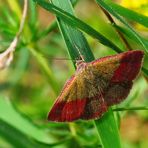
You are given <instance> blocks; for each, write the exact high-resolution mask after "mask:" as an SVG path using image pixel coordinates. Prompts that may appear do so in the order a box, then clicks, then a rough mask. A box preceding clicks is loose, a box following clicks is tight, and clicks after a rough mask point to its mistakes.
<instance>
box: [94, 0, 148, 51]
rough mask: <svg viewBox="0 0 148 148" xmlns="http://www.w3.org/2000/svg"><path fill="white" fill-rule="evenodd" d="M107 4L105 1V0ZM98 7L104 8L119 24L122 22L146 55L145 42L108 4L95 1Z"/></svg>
mask: <svg viewBox="0 0 148 148" xmlns="http://www.w3.org/2000/svg"><path fill="white" fill-rule="evenodd" d="M105 1H106V2H107V0H105ZM96 2H97V3H98V5H99V6H101V7H102V8H104V9H105V10H106V11H108V12H109V13H110V14H112V15H113V16H114V17H116V18H117V19H118V20H119V21H120V22H122V23H123V24H124V25H125V26H126V27H127V28H128V30H129V31H130V33H131V34H132V35H133V36H135V37H136V38H137V40H138V42H139V43H140V44H141V45H142V46H143V47H144V49H145V51H146V52H147V53H148V48H147V47H146V45H145V42H143V40H142V39H141V37H140V35H139V34H138V33H137V32H136V31H135V30H134V29H133V28H132V27H131V26H130V25H129V24H128V23H127V22H126V21H125V20H124V19H123V18H122V17H121V16H120V15H119V14H118V13H117V12H116V11H115V10H114V9H113V8H112V7H111V6H110V5H109V4H110V3H105V2H104V1H103V0H96Z"/></svg>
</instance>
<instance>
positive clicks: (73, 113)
mask: <svg viewBox="0 0 148 148" xmlns="http://www.w3.org/2000/svg"><path fill="white" fill-rule="evenodd" d="M142 57H143V52H142V51H131V52H126V53H122V54H118V55H115V56H108V57H104V58H101V59H98V60H95V61H93V62H89V63H85V62H79V63H78V65H77V70H76V73H75V75H73V76H72V77H71V79H70V80H68V82H67V83H66V84H65V86H64V88H63V91H62V92H61V94H60V96H59V97H58V99H57V101H56V103H55V105H54V106H53V108H52V110H51V111H50V113H49V115H48V119H49V120H51V121H58V122H64V121H67V122H68V121H74V120H77V119H86V120H88V119H96V118H100V117H101V116H102V114H103V113H104V112H105V111H107V109H108V107H109V106H111V105H114V104H117V103H119V102H121V101H122V100H123V99H125V98H126V97H127V95H128V93H129V91H130V89H131V87H132V80H133V79H135V77H136V75H137V74H138V72H139V70H140V67H141V60H142ZM133 69H134V70H133Z"/></svg>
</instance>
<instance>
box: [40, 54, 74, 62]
mask: <svg viewBox="0 0 148 148" xmlns="http://www.w3.org/2000/svg"><path fill="white" fill-rule="evenodd" d="M42 57H45V58H48V59H51V60H71V61H76V60H74V59H70V58H59V57H49V56H46V55H42Z"/></svg>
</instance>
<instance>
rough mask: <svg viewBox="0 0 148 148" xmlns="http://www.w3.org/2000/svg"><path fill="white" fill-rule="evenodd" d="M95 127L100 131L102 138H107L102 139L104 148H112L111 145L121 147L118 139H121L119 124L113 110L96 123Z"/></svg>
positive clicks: (115, 147)
mask: <svg viewBox="0 0 148 148" xmlns="http://www.w3.org/2000/svg"><path fill="white" fill-rule="evenodd" d="M95 126H96V128H97V129H98V131H99V135H100V137H104V136H105V137H104V138H101V140H102V143H103V146H104V148H110V147H111V145H112V146H113V147H114V148H120V147H121V144H120V140H119V139H117V137H119V132H118V128H117V124H116V121H115V118H114V115H113V111H112V110H111V109H109V111H108V112H107V113H106V115H105V116H103V117H102V118H101V119H99V120H96V121H95ZM106 127H107V128H106ZM109 135H110V136H109Z"/></svg>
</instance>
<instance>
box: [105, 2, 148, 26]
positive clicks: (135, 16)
mask: <svg viewBox="0 0 148 148" xmlns="http://www.w3.org/2000/svg"><path fill="white" fill-rule="evenodd" d="M108 4H109V5H110V6H111V7H112V8H113V9H114V10H115V11H116V12H117V13H118V14H120V15H121V16H123V17H125V18H128V19H130V20H132V21H135V22H137V23H139V24H141V25H143V26H145V27H148V17H147V16H144V15H142V14H140V13H137V12H135V11H132V10H130V9H127V8H124V7H122V6H120V5H117V4H115V3H112V2H110V3H108Z"/></svg>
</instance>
